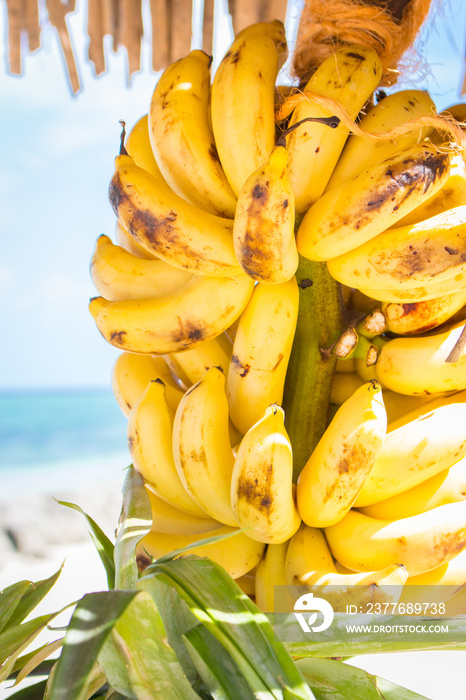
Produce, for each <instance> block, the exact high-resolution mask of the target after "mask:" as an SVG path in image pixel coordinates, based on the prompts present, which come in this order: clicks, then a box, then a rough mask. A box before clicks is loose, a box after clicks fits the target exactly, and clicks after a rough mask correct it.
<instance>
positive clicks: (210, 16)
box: [202, 0, 214, 56]
mask: <svg viewBox="0 0 466 700" xmlns="http://www.w3.org/2000/svg"><path fill="white" fill-rule="evenodd" d="M213 44H214V0H204V21H203V24H202V48H203V49H204V51H205V52H206V53H208V54H209V56H210V55H212V50H213Z"/></svg>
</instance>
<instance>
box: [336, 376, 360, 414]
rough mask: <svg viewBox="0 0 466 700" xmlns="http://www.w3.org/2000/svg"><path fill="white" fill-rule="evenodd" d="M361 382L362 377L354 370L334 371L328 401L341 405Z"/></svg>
mask: <svg viewBox="0 0 466 700" xmlns="http://www.w3.org/2000/svg"><path fill="white" fill-rule="evenodd" d="M363 384H364V379H361V377H360V376H359V374H357V373H356V372H335V374H334V375H333V381H332V389H331V392H330V403H331V404H334V405H336V406H341V404H342V403H344V402H345V401H346V400H347V399H349V398H350V396H352V395H353V394H354V392H355V391H356V389H359V387H360V386H362V385H363Z"/></svg>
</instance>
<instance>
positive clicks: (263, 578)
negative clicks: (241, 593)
mask: <svg viewBox="0 0 466 700" xmlns="http://www.w3.org/2000/svg"><path fill="white" fill-rule="evenodd" d="M287 549H288V541H286V542H281V543H280V544H268V545H267V549H266V550H265V554H264V556H263V557H262V559H261V560H260V562H259V564H258V565H257V571H256V586H255V597H256V605H257V607H258V608H260V609H261V610H262V612H269V613H272V612H291V611H292V610H293V600H292V598H291V596H288V592H287V589H286V588H285V587H286V579H285V561H286V550H287ZM276 586H280V588H276Z"/></svg>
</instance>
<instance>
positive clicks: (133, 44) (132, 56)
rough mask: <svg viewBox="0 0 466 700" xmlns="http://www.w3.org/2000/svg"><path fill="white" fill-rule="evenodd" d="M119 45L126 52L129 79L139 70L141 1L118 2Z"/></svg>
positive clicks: (124, 0)
mask: <svg viewBox="0 0 466 700" xmlns="http://www.w3.org/2000/svg"><path fill="white" fill-rule="evenodd" d="M120 25H121V40H120V43H121V44H123V46H125V47H126V50H127V52H128V75H129V77H131V76H132V75H133V73H136V72H137V71H138V70H140V69H141V40H142V33H143V27H142V7H141V0H121V2H120Z"/></svg>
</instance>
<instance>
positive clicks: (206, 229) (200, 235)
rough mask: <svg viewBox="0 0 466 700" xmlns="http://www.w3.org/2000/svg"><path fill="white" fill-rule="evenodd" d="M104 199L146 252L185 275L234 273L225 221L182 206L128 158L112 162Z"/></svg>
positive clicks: (179, 199) (228, 222) (229, 223)
mask: <svg viewBox="0 0 466 700" xmlns="http://www.w3.org/2000/svg"><path fill="white" fill-rule="evenodd" d="M109 199H110V203H111V205H112V208H113V211H114V212H115V215H116V216H117V218H118V220H119V222H120V224H121V225H122V226H123V227H124V228H125V229H126V230H127V231H128V232H129V233H130V234H131V235H132V236H133V237H134V238H135V239H136V241H137V242H138V243H139V244H140V245H142V246H143V247H144V248H146V249H147V250H149V252H153V253H155V254H156V255H157V256H158V257H160V258H162V259H163V260H165V262H168V263H170V265H174V267H179V268H180V269H182V270H187V271H188V272H193V273H200V274H203V275H209V276H219V277H224V276H229V275H235V274H239V272H240V271H241V268H240V266H239V264H238V261H237V260H236V255H235V250H234V247H233V237H232V233H231V232H232V228H233V222H232V221H231V220H230V219H223V218H221V217H218V216H214V215H213V214H209V213H208V212H205V211H202V209H199V208H198V207H196V206H194V205H193V204H190V203H189V202H186V201H185V200H184V199H183V198H182V197H180V196H179V195H177V194H175V192H173V190H172V189H171V188H170V187H169V186H168V185H167V184H166V183H164V182H162V181H161V180H159V179H158V178H156V177H154V176H153V175H151V174H150V173H148V172H146V171H145V170H143V169H142V168H139V167H138V166H137V165H136V164H135V162H134V160H133V159H132V158H131V157H130V156H128V155H120V156H117V157H116V158H115V172H114V174H113V177H112V179H111V181H110V187H109Z"/></svg>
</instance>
